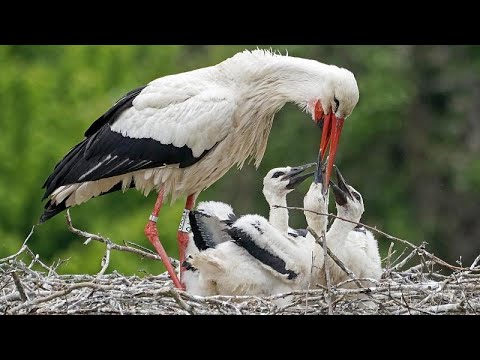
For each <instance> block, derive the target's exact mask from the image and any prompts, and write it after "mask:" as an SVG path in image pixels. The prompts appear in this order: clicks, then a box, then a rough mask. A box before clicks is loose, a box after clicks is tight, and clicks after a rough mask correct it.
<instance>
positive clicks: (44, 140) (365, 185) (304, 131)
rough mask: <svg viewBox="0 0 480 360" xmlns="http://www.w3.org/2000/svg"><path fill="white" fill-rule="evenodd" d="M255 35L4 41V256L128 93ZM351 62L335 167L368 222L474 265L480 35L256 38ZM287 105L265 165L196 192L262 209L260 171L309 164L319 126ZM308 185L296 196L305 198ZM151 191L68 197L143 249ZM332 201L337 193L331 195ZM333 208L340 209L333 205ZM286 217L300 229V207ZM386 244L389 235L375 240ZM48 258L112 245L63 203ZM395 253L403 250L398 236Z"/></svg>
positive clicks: (208, 61)
mask: <svg viewBox="0 0 480 360" xmlns="http://www.w3.org/2000/svg"><path fill="white" fill-rule="evenodd" d="M256 47H257V46H256V45H255V46H238V45H236V46H0V64H1V76H0V124H1V128H2V136H1V138H2V141H1V146H0V163H1V167H2V171H1V173H0V199H1V201H0V216H1V222H0V224H1V225H0V238H1V242H0V257H3V256H6V255H9V254H11V253H13V252H14V251H16V250H18V248H19V247H20V245H21V243H22V241H23V240H24V238H25V237H26V235H27V234H28V232H29V231H30V229H31V226H32V225H33V224H35V223H36V222H37V221H38V218H39V216H40V214H41V212H42V207H43V204H42V203H40V199H41V197H42V195H43V191H42V190H41V189H40V188H41V186H42V184H43V182H44V181H45V179H46V178H47V176H48V175H49V174H50V172H51V171H52V169H53V167H54V166H55V164H56V163H57V162H58V161H59V160H60V159H61V158H62V157H63V156H64V155H65V154H66V153H67V151H68V150H69V149H70V148H71V147H72V146H74V145H75V144H76V143H78V142H79V141H80V140H81V139H82V137H83V133H84V131H85V130H86V129H87V128H88V127H89V125H90V124H91V123H92V122H93V121H94V120H95V119H97V117H98V116H99V115H101V114H102V113H103V112H104V111H105V110H107V109H108V108H109V107H110V106H111V105H112V104H113V103H114V102H115V101H116V100H117V99H118V98H120V97H121V96H122V95H123V94H124V93H126V92H127V91H129V90H131V89H133V88H136V87H138V86H140V85H143V84H145V83H147V82H149V81H151V80H153V79H155V78H158V77H161V76H164V75H167V74H173V73H178V72H183V71H188V70H192V69H195V68H198V67H203V66H208V65H213V64H216V63H218V62H220V61H222V60H224V59H226V58H227V57H230V56H232V55H233V54H235V53H236V52H238V51H241V50H243V49H246V48H247V49H253V48H256ZM258 47H260V48H270V47H272V48H273V49H278V50H281V51H282V52H285V50H288V53H289V55H291V56H300V57H306V58H313V59H317V60H319V61H322V62H325V63H331V64H336V65H338V66H342V67H346V68H348V69H350V70H351V71H352V72H353V73H354V74H355V76H356V78H357V81H358V85H359V88H360V102H359V104H358V105H357V107H356V109H355V110H354V112H353V114H352V115H351V116H350V117H349V118H348V119H347V122H346V124H345V127H344V132H343V135H342V139H341V147H340V151H339V153H338V155H337V164H338V166H339V168H340V169H341V170H342V172H343V173H344V175H345V177H346V179H347V181H348V182H349V183H350V184H352V185H353V186H354V187H355V188H356V189H357V190H359V191H360V192H361V193H362V195H363V198H364V200H365V207H366V211H365V214H364V217H363V221H364V222H365V223H367V224H369V225H371V226H377V227H378V228H380V229H383V230H384V231H386V232H389V233H391V234H393V235H396V236H398V237H402V238H406V239H409V240H411V241H413V242H415V243H420V242H422V241H426V242H428V243H429V247H430V248H431V249H433V250H434V252H435V253H436V254H437V255H440V256H441V257H444V258H446V259H447V260H449V261H454V260H456V259H458V258H459V257H462V259H463V261H465V263H468V261H471V260H472V259H473V258H474V257H475V256H476V255H478V253H479V252H480V225H479V222H478V221H477V218H478V216H479V214H480V201H479V200H480V198H479V193H480V159H479V157H478V155H479V150H480V121H479V120H478V119H477V114H479V113H480V47H479V46H346V45H342V46H333V45H329V46H306V45H301V46H269V45H268V46H258ZM314 129H315V128H314V125H313V124H312V122H311V121H310V120H309V118H308V116H307V115H306V114H305V113H302V112H301V111H299V110H298V108H297V107H296V106H294V105H288V104H287V106H285V108H284V109H282V111H280V112H279V113H278V114H277V116H276V120H275V122H274V126H273V129H272V132H271V135H270V140H269V144H268V147H267V152H266V154H265V157H264V160H263V162H262V165H261V166H260V168H259V169H258V171H257V170H255V168H254V167H253V166H252V165H246V166H245V167H244V168H243V169H242V170H241V171H239V170H237V169H232V170H230V171H229V173H228V174H227V175H226V176H225V177H223V178H222V179H221V180H220V181H218V182H217V183H216V184H214V185H213V186H212V187H211V188H209V189H207V190H206V191H204V192H203V193H202V194H201V195H200V197H199V201H201V200H219V201H226V202H228V203H230V204H232V206H233V207H234V209H235V210H236V212H237V214H244V213H252V212H255V213H259V214H262V215H267V213H268V207H267V205H266V203H265V201H264V199H263V196H262V191H261V190H262V178H263V176H264V174H265V173H266V172H267V171H268V170H269V169H270V168H273V167H276V166H284V165H299V164H303V163H306V162H311V161H313V160H314V159H315V155H316V153H317V151H318V143H319V137H320V133H319V132H317V131H315V130H314ZM307 188H308V184H304V185H303V186H302V187H301V188H300V189H299V190H300V191H298V192H296V193H292V195H290V198H289V203H290V204H291V205H292V206H301V205H302V199H303V194H304V193H305V191H306V189H307ZM154 201H155V194H153V193H152V194H150V196H149V197H148V198H144V196H143V195H141V194H140V193H139V192H137V191H135V190H130V191H128V192H126V193H125V194H121V193H114V194H110V195H108V196H104V197H100V198H96V199H92V200H90V201H89V202H87V203H86V204H83V205H81V206H79V207H77V208H73V209H72V211H71V213H72V217H73V221H74V225H76V226H77V227H79V228H81V229H85V230H87V231H89V232H92V233H100V234H102V235H104V236H108V237H110V238H112V239H114V240H115V241H116V242H121V241H123V240H129V241H134V242H136V243H138V244H141V245H143V246H146V247H150V244H149V243H148V241H147V240H146V239H145V238H144V236H143V228H144V225H145V223H146V220H147V218H148V215H149V214H150V211H151V208H152V207H153V204H154ZM332 203H333V201H332ZM182 208H183V201H178V202H176V203H174V204H173V205H171V206H165V207H164V208H163V209H162V212H161V216H160V219H159V231H160V234H161V238H162V239H163V243H164V245H165V247H166V249H167V252H169V254H171V255H172V256H176V254H177V252H176V251H177V249H176V239H175V235H176V228H177V224H178V222H179V219H180V215H181V212H182ZM332 210H333V206H332ZM291 226H293V227H304V226H305V223H304V219H303V216H302V214H301V213H299V212H291ZM378 240H379V243H380V246H381V250H382V255H385V252H386V249H387V248H388V246H389V241H387V240H386V239H384V238H381V237H379V238H378ZM30 245H31V247H32V248H33V249H34V251H35V252H37V253H39V254H40V255H41V257H42V259H44V260H46V261H50V262H52V261H54V260H57V259H59V258H60V259H66V258H69V261H68V262H67V263H66V264H65V265H63V266H62V268H61V271H63V272H77V273H94V272H97V271H98V270H99V268H100V259H101V257H102V255H103V253H104V246H103V245H101V244H97V243H90V244H89V245H88V246H85V245H83V243H82V240H81V239H79V238H77V237H76V236H74V235H73V234H71V233H70V232H68V231H67V229H66V224H65V219H64V216H63V214H62V215H58V216H57V217H55V218H53V219H52V220H49V221H48V222H47V223H45V224H44V225H42V226H39V227H37V228H36V230H35V233H34V235H33V237H32V239H31V241H30ZM396 247H397V248H399V250H401V247H400V246H399V245H396ZM114 269H115V270H117V271H119V272H122V273H125V274H133V273H139V274H141V273H142V271H143V270H145V271H148V272H151V273H158V272H160V271H163V267H162V266H161V265H160V263H159V262H154V261H151V260H142V259H140V258H139V257H138V256H135V255H132V254H123V253H118V252H114V253H112V257H111V263H110V267H109V271H112V270H114Z"/></svg>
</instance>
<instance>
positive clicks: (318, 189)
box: [303, 183, 328, 236]
mask: <svg viewBox="0 0 480 360" xmlns="http://www.w3.org/2000/svg"><path fill="white" fill-rule="evenodd" d="M321 193H322V185H321V184H315V183H312V184H311V185H310V189H309V190H308V192H307V194H306V195H305V198H304V199H303V207H304V208H305V209H306V210H310V211H304V212H303V213H304V215H305V220H306V221H307V225H308V226H309V227H311V228H312V229H313V230H314V231H315V232H316V233H317V234H318V235H319V236H321V235H322V232H323V231H327V224H328V217H327V216H326V215H318V214H315V213H313V212H312V211H315V212H316V213H320V214H326V213H328V196H327V198H326V199H321V198H320V197H321V196H322V195H321Z"/></svg>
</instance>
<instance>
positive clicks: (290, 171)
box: [263, 163, 315, 198]
mask: <svg viewBox="0 0 480 360" xmlns="http://www.w3.org/2000/svg"><path fill="white" fill-rule="evenodd" d="M314 165H315V163H310V164H305V165H301V166H295V167H290V166H287V167H279V168H274V169H272V170H270V171H269V172H268V173H267V175H266V176H265V177H264V178H263V194H264V195H265V197H266V198H268V197H269V196H270V195H271V196H275V195H276V196H286V195H287V194H288V193H290V192H291V191H293V190H294V189H295V187H296V186H298V185H299V184H301V183H302V182H303V181H304V180H305V179H307V178H309V177H310V176H312V175H313V172H311V173H307V174H302V173H303V171H304V170H306V169H308V168H310V167H312V166H314Z"/></svg>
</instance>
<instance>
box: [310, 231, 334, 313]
mask: <svg viewBox="0 0 480 360" xmlns="http://www.w3.org/2000/svg"><path fill="white" fill-rule="evenodd" d="M307 231H309V232H310V233H311V234H313V236H314V238H315V240H316V241H317V242H318V243H319V244H320V245H321V246H322V248H323V267H324V269H325V282H326V283H327V294H328V296H327V304H328V314H329V315H332V314H333V299H332V297H333V294H332V284H331V280H330V267H329V266H327V261H328V256H327V254H328V251H329V249H328V248H327V241H326V237H325V230H322V239H323V240H324V241H322V239H320V237H319V236H318V235H317V234H316V233H315V231H314V230H313V229H312V228H310V226H309V227H307Z"/></svg>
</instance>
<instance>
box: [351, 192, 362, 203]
mask: <svg viewBox="0 0 480 360" xmlns="http://www.w3.org/2000/svg"><path fill="white" fill-rule="evenodd" d="M353 196H355V199H357V200H358V201H361V200H360V199H361V197H360V194H359V193H357V192H356V191H353Z"/></svg>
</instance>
